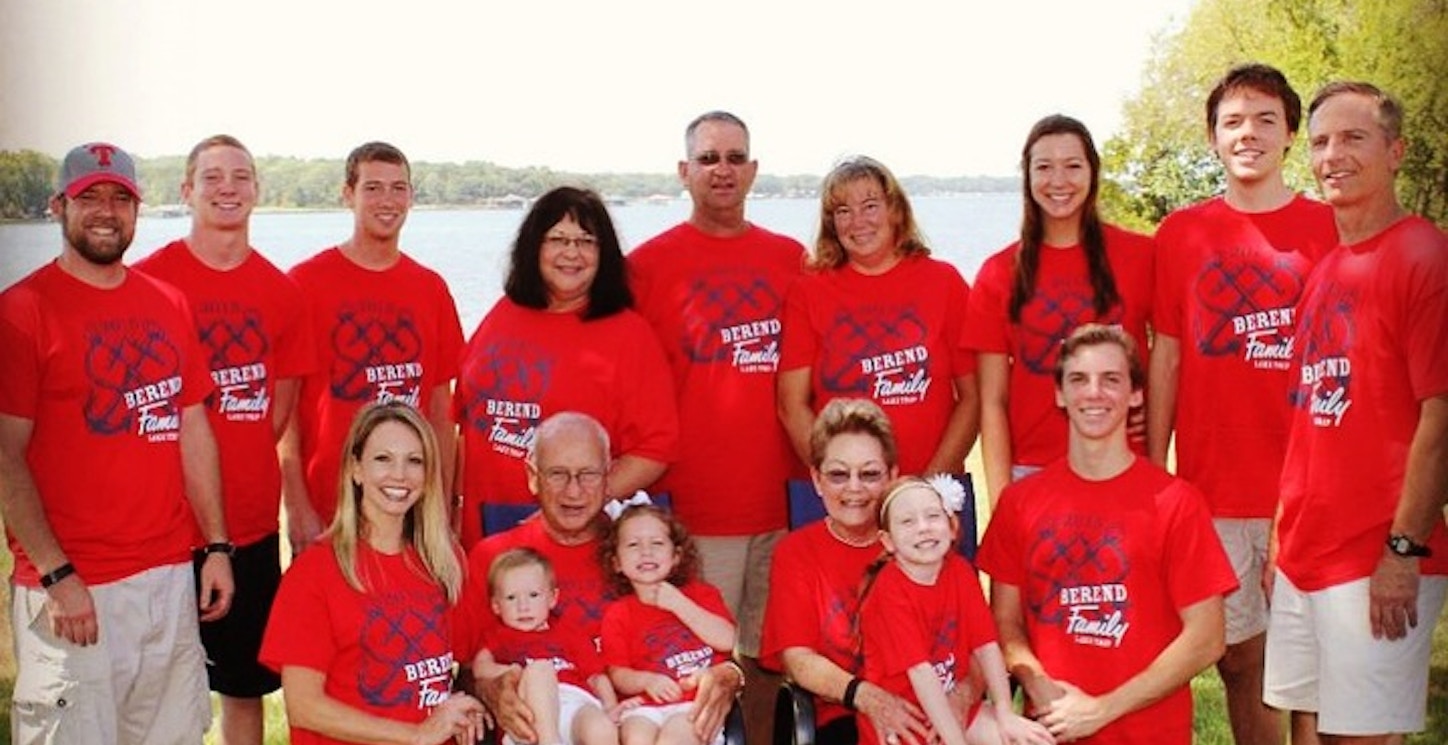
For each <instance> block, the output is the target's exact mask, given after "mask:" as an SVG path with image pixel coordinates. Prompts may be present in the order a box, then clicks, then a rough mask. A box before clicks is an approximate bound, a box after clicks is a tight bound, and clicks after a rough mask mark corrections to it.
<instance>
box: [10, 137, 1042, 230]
mask: <svg viewBox="0 0 1448 745" xmlns="http://www.w3.org/2000/svg"><path fill="white" fill-rule="evenodd" d="M256 166H257V172H258V174H259V178H260V180H261V187H262V188H261V206H263V207H276V208H285V209H308V208H331V207H337V206H339V205H340V204H341V190H342V180H343V174H344V163H343V161H342V160H341V159H340V158H334V159H321V158H312V159H302V158H290V157H276V156H263V157H259V158H257V162H256ZM136 167H137V168H138V170H139V176H140V179H141V189H142V191H143V192H144V193H145V200H146V203H147V204H150V205H166V204H176V203H178V202H180V201H181V193H180V192H181V181H182V178H183V176H184V174H185V169H186V158H185V157H184V156H180V155H172V156H164V157H156V158H138V159H137V163H136ZM58 169H59V162H58V161H57V160H56V159H55V158H53V157H51V156H48V155H45V154H43V153H38V152H35V151H33V150H23V151H20V152H10V151H0V219H23V218H34V217H40V216H42V215H44V214H45V210H46V203H47V202H48V200H49V199H50V196H51V194H53V193H54V191H55V179H56V173H57V171H58ZM820 178H821V177H820V176H816V175H795V176H775V175H770V174H760V175H759V177H758V178H757V179H756V180H755V182H754V193H755V194H757V195H759V196H771V197H811V196H814V195H815V194H816V193H817V192H818V190H819V185H820ZM412 180H413V187H414V188H415V190H416V201H417V204H419V205H434V206H462V207H487V206H497V205H506V204H509V203H512V202H517V201H519V200H527V199H532V198H534V197H537V196H539V195H540V194H542V193H544V192H546V191H548V190H549V189H551V188H553V187H555V186H559V185H563V184H571V185H582V186H587V187H589V188H592V189H594V190H595V191H597V192H598V193H599V194H601V195H603V196H604V197H605V198H607V199H620V200H637V199H647V198H650V197H655V198H658V197H674V196H677V195H678V194H679V193H680V190H681V189H682V186H681V185H680V183H679V179H678V176H677V175H675V174H673V173H595V174H582V173H567V172H563V171H554V170H551V169H548V168H538V167H532V168H504V167H502V166H498V165H494V164H492V163H486V162H479V161H470V162H467V163H425V162H418V163H413V164H412ZM902 181H903V182H904V184H905V188H906V189H907V190H909V193H911V194H940V193H963V192H991V191H997V192H998V191H1015V190H1017V189H1019V188H1020V186H1019V180H1018V179H1016V178H1014V177H994V176H961V177H935V176H910V177H906V178H904V179H902Z"/></svg>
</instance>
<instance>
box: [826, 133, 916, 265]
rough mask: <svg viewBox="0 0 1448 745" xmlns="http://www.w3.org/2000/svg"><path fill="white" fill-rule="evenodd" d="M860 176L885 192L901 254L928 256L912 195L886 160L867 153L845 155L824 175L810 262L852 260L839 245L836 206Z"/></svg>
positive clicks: (842, 262)
mask: <svg viewBox="0 0 1448 745" xmlns="http://www.w3.org/2000/svg"><path fill="white" fill-rule="evenodd" d="M860 180H868V181H873V182H875V184H876V185H877V186H879V187H880V191H882V192H884V196H885V210H886V212H887V213H888V214H889V215H890V227H891V228H892V229H893V230H894V233H895V250H896V251H899V252H900V256H901V257H907V256H929V255H930V249H929V248H927V247H926V245H925V238H924V237H923V236H922V235H921V233H920V226H918V225H916V224H915V212H914V210H912V209H911V208H910V199H909V198H908V197H906V196H905V189H904V188H903V187H902V186H900V182H899V181H897V180H895V174H893V173H890V169H888V168H886V167H885V165H884V164H883V163H881V162H880V161H878V160H875V159H874V158H870V157H867V156H864V155H855V156H851V157H849V158H845V159H844V160H841V161H840V162H838V163H836V164H835V167H834V168H833V169H831V170H830V172H829V173H828V174H827V175H826V176H825V179H824V182H823V183H822V184H820V231H819V237H818V238H816V239H815V249H814V256H812V257H811V258H810V266H811V267H813V268H815V269H837V268H839V267H842V266H844V265H845V262H847V261H849V255H848V254H847V253H845V247H844V246H842V245H840V235H839V233H838V232H836V231H835V209H836V208H838V207H840V206H841V205H842V204H844V198H843V197H842V196H841V194H840V192H841V191H842V190H843V189H844V187H846V186H848V185H850V184H852V183H854V182H856V181H860Z"/></svg>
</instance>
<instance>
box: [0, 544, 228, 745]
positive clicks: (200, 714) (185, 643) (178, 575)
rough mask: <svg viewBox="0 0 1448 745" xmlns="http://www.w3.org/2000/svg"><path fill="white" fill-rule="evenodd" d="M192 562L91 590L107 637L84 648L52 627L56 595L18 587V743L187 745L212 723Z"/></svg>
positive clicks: (14, 599) (14, 712)
mask: <svg viewBox="0 0 1448 745" xmlns="http://www.w3.org/2000/svg"><path fill="white" fill-rule="evenodd" d="M192 582H193V580H192V576H191V562H189V561H187V562H183V563H181V564H172V565H169V566H163V567H156V568H154V569H148V570H146V571H144V572H141V573H139V574H134V575H131V576H129V577H126V578H125V579H121V580H117V581H115V582H109V583H106V584H103V585H91V586H90V593H91V600H92V602H93V603H94V604H95V609H96V619H97V621H98V623H99V627H100V638H99V641H98V642H97V643H96V644H92V645H90V646H88V647H79V646H76V645H74V644H71V643H70V642H68V641H65V640H63V639H60V638H59V637H57V636H55V635H54V634H52V633H51V631H50V617H49V614H48V613H47V611H46V608H47V603H49V600H50V596H49V595H48V594H47V593H46V592H45V590H42V589H39V588H30V587H21V586H18V585H14V584H12V585H11V588H10V589H11V600H10V627H11V630H12V632H13V633H14V635H15V661H16V667H17V668H18V669H17V674H16V677H15V695H14V700H13V701H12V703H11V710H10V714H11V733H12V734H13V735H14V738H15V741H16V742H17V743H54V744H57V745H68V744H69V743H76V744H77V745H79V744H81V743H86V744H89V743H119V744H120V745H130V744H131V743H135V744H136V745H141V744H142V743H145V744H147V745H150V744H153V743H154V744H157V745H171V744H173V743H175V744H177V745H179V744H182V743H186V744H188V745H189V744H191V743H199V742H201V738H202V736H203V735H204V734H205V733H206V730H207V729H208V728H209V727H210V726H211V702H210V694H209V693H208V690H207V684H206V666H205V660H206V655H205V652H203V651H202V648H201V636H200V632H199V631H198V626H199V618H198V615H197V614H198V611H197V606H196V589H195V587H194V586H193V584H192Z"/></svg>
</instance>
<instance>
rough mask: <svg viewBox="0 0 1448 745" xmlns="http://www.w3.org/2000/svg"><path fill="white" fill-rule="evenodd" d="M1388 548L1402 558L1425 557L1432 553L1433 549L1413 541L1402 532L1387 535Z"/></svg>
mask: <svg viewBox="0 0 1448 745" xmlns="http://www.w3.org/2000/svg"><path fill="white" fill-rule="evenodd" d="M1388 550H1389V551H1392V552H1393V553H1395V554H1397V555H1398V556H1401V557H1403V558H1412V557H1417V556H1421V557H1423V558H1427V557H1429V556H1432V555H1433V551H1432V550H1431V549H1429V548H1428V547H1427V546H1424V545H1423V544H1421V543H1414V542H1413V539H1412V538H1409V537H1408V536H1406V535H1403V534H1402V533H1395V534H1393V535H1390V536H1388Z"/></svg>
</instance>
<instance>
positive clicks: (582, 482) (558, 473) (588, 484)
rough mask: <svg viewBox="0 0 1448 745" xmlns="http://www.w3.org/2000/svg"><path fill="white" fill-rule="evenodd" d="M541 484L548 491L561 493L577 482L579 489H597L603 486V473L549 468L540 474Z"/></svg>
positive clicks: (587, 469)
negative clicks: (569, 484)
mask: <svg viewBox="0 0 1448 745" xmlns="http://www.w3.org/2000/svg"><path fill="white" fill-rule="evenodd" d="M541 476H542V478H543V483H544V484H545V485H547V486H548V488H549V489H553V490H555V491H562V490H563V489H567V488H568V483H569V482H571V481H577V482H578V488H580V489H597V488H598V487H599V486H602V485H603V471H596V470H594V469H591V468H584V469H581V470H578V471H570V470H568V469H567V468H550V469H548V470H546V471H544V472H543V473H542V474H541Z"/></svg>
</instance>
